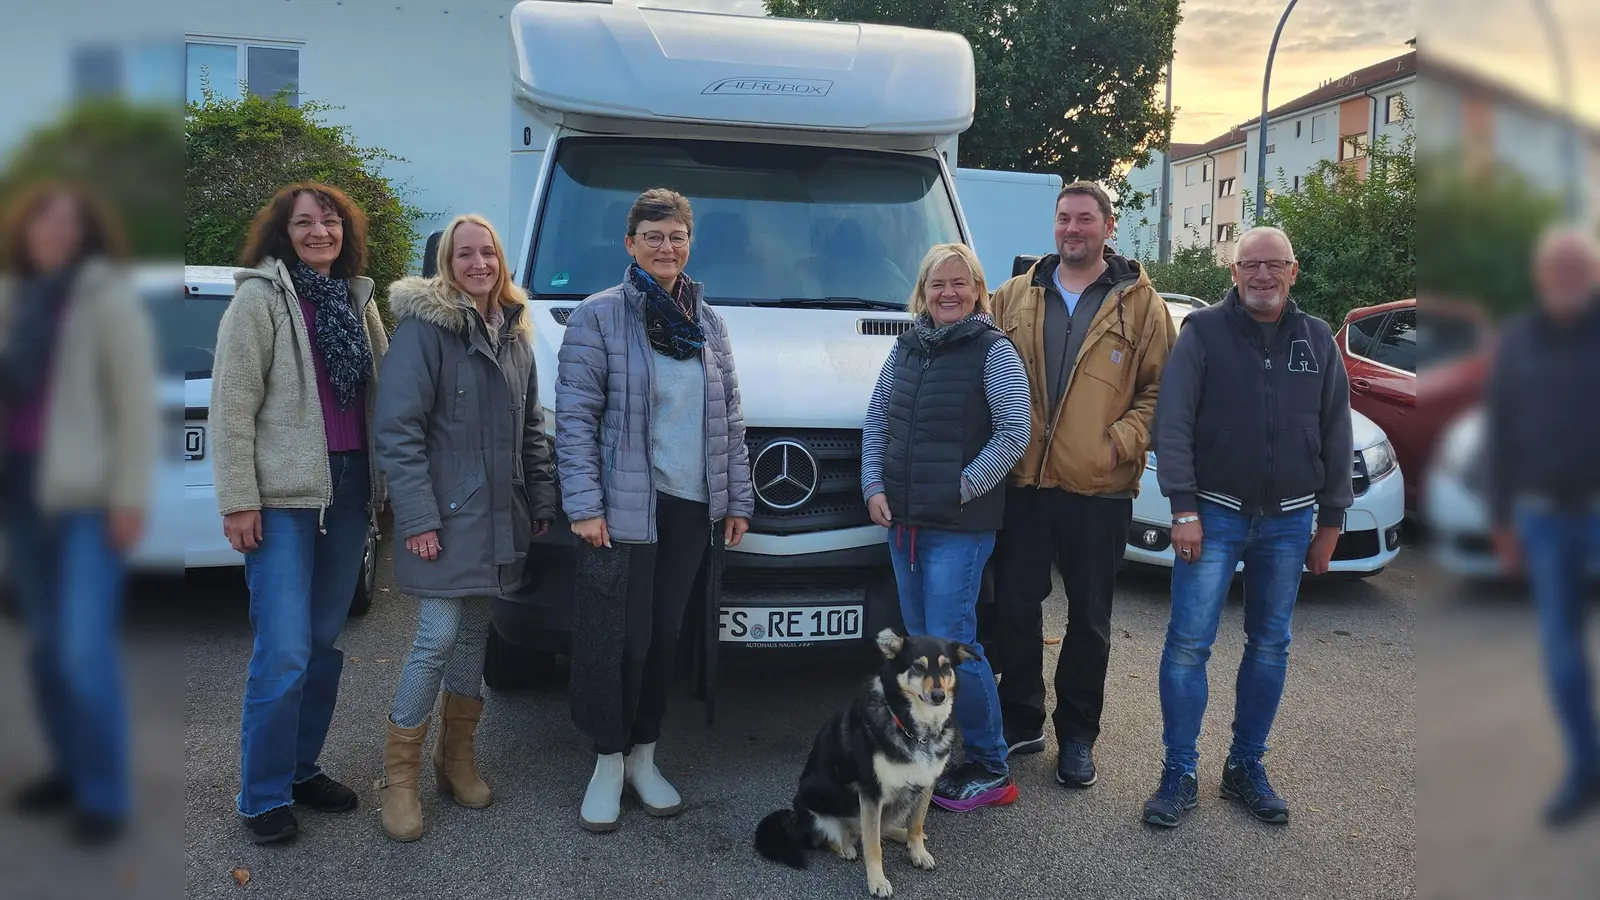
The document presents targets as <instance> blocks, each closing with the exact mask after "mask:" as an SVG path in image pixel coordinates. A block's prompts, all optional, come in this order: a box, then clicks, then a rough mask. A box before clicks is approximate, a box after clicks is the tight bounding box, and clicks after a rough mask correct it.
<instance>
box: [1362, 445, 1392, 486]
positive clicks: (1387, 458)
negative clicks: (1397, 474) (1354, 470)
mask: <svg viewBox="0 0 1600 900" xmlns="http://www.w3.org/2000/svg"><path fill="white" fill-rule="evenodd" d="M1361 462H1362V463H1363V464H1364V465H1365V466H1366V467H1367V480H1368V481H1377V480H1378V479H1379V478H1382V477H1383V476H1385V475H1387V474H1389V473H1390V472H1393V471H1394V469H1395V466H1397V465H1399V463H1397V462H1395V458H1394V446H1393V445H1392V444H1390V443H1389V442H1388V441H1381V442H1379V443H1376V444H1373V445H1372V446H1371V447H1368V448H1367V449H1365V450H1363V451H1361Z"/></svg>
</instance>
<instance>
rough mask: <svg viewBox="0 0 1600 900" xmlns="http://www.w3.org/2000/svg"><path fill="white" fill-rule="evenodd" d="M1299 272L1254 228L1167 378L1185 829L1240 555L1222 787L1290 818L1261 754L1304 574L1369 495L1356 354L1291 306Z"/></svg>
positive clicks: (1165, 694) (1177, 810) (1290, 251)
mask: <svg viewBox="0 0 1600 900" xmlns="http://www.w3.org/2000/svg"><path fill="white" fill-rule="evenodd" d="M1298 274H1299V264H1298V263H1296V262H1295V258H1294V248H1293V247H1292V246H1291V245H1290V243H1289V238H1288V236H1287V235H1285V234H1284V233H1283V232H1282V231H1279V230H1278V229H1275V228H1267V227H1258V228H1253V229H1251V230H1250V231H1248V232H1246V233H1245V235H1244V237H1243V239H1241V240H1240V242H1239V250H1238V259H1237V261H1236V262H1235V263H1234V264H1233V282H1234V288H1233V290H1231V291H1229V292H1228V296H1227V297H1226V298H1225V299H1224V300H1223V301H1222V302H1221V303H1219V304H1218V305H1216V306H1213V307H1209V308H1207V309H1202V310H1197V311H1195V312H1193V313H1190V314H1189V315H1188V316H1187V317H1186V318H1185V320H1184V324H1183V328H1182V330H1181V332H1180V333H1179V335H1178V341H1177V344H1176V345H1175V346H1174V347H1173V349H1172V356H1171V357H1170V358H1169V359H1168V360H1167V368H1166V371H1165V373H1164V374H1163V376H1162V383H1161V399H1160V402H1159V403H1158V404H1157V406H1156V424H1155V445H1156V475H1157V480H1158V481H1159V483H1160V485H1161V493H1162V494H1164V495H1166V496H1167V497H1168V498H1169V499H1170V501H1171V503H1172V544H1173V549H1174V550H1175V551H1176V555H1177V558H1176V559H1175V560H1174V565H1173V570H1172V613H1171V619H1170V620H1169V622H1168V624H1167V640H1166V647H1165V648H1164V649H1163V650H1162V653H1161V679H1160V689H1161V717H1162V724H1163V727H1162V742H1163V743H1164V744H1165V745H1166V764H1165V766H1164V768H1163V772H1162V776H1161V783H1160V786H1159V787H1158V788H1157V790H1156V792H1155V794H1154V795H1153V796H1152V797H1151V798H1150V800H1149V801H1148V802H1147V803H1146V804H1145V811H1144V817H1145V821H1147V822H1150V823H1151V824H1154V825H1164V826H1169V827H1170V826H1174V825H1177V824H1178V822H1179V819H1180V818H1181V816H1182V814H1183V813H1184V812H1185V811H1187V810H1189V809H1192V808H1193V807H1194V806H1195V804H1196V803H1197V802H1198V787H1197V782H1196V777H1195V769H1196V766H1197V764H1198V762H1199V757H1200V755H1199V752H1198V750H1197V749H1196V742H1197V740H1198V739H1199V737H1200V721H1201V719H1202V718H1203V717H1204V715H1205V708H1206V694H1207V685H1206V661H1207V660H1208V659H1209V658H1210V656H1211V645H1212V643H1213V642H1214V641H1215V640H1216V636H1217V623H1218V620H1219V619H1220V617H1221V615H1222V607H1223V604H1224V603H1226V602H1227V597H1228V588H1229V585H1230V584H1231V583H1232V580H1233V574H1234V571H1235V569H1236V568H1237V567H1238V565H1239V563H1240V562H1241V561H1243V563H1244V581H1245V636H1246V642H1245V651H1244V660H1243V662H1242V663H1241V664H1240V667H1239V680H1238V686H1237V687H1238V695H1237V697H1236V698H1235V701H1234V703H1235V705H1234V721H1233V747H1232V749H1231V750H1230V751H1229V753H1228V760H1227V763H1226V765H1225V766H1224V767H1223V777H1222V792H1223V794H1224V795H1225V796H1227V797H1229V798H1232V799H1235V800H1238V801H1240V802H1241V803H1243V804H1244V805H1245V806H1246V808H1248V809H1249V811H1250V813H1251V814H1252V815H1254V816H1255V817H1256V818H1258V819H1260V820H1262V821H1265V822H1287V821H1289V805H1288V803H1286V802H1285V801H1284V800H1283V799H1282V798H1280V797H1278V796H1277V794H1276V793H1275V792H1274V791H1273V789H1272V785H1271V783H1270V782H1268V780H1267V773H1266V769H1265V768H1264V767H1263V766H1262V763H1261V757H1262V756H1263V755H1264V754H1265V753H1266V752H1267V734H1268V732H1269V731H1271V729H1272V720H1273V718H1274V717H1275V716H1276V715H1277V711H1278V701H1279V700H1280V699H1281V698H1282V696H1283V685H1284V679H1285V676H1286V675H1287V673H1288V665H1289V622H1290V619H1291V618H1292V616H1293V614H1294V605H1295V598H1296V596H1297V595H1298V593H1299V588H1300V573H1301V570H1302V568H1309V569H1310V570H1311V571H1312V572H1313V573H1316V574H1322V573H1323V572H1326V571H1327V570H1328V563H1329V560H1330V559H1331V558H1332V556H1333V548H1334V545H1335V544H1337V543H1338V540H1339V531H1340V528H1341V526H1342V525H1343V522H1344V514H1345V510H1346V509H1348V508H1349V507H1350V504H1351V503H1352V502H1353V501H1354V499H1355V498H1354V494H1353V491H1352V489H1351V484H1350V479H1351V476H1352V474H1353V473H1352V469H1353V468H1354V452H1355V451H1354V450H1353V448H1352V444H1353V443H1354V440H1353V437H1352V435H1351V431H1350V382H1349V378H1348V376H1347V375H1346V373H1345V368H1344V358H1343V357H1342V356H1341V355H1340V353H1339V348H1338V346H1337V345H1336V344H1335V343H1334V340H1333V330H1332V329H1331V328H1329V327H1328V324H1327V323H1326V322H1324V321H1322V320H1321V319H1318V318H1315V317H1314V316H1310V315H1307V314H1305V313H1303V312H1301V311H1300V310H1299V308H1298V307H1297V306H1296V305H1295V303H1294V301H1293V300H1290V299H1289V289H1290V288H1291V287H1292V286H1293V285H1294V282H1295V278H1296V277H1297V276H1298ZM1313 531H1314V532H1315V536H1313Z"/></svg>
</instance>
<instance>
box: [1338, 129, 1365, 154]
mask: <svg viewBox="0 0 1600 900" xmlns="http://www.w3.org/2000/svg"><path fill="white" fill-rule="evenodd" d="M1366 155H1367V135H1366V133H1365V132H1363V133H1360V134H1347V135H1345V136H1344V140H1342V141H1340V142H1339V159H1340V160H1341V161H1343V160H1349V159H1360V158H1361V157H1363V156H1366Z"/></svg>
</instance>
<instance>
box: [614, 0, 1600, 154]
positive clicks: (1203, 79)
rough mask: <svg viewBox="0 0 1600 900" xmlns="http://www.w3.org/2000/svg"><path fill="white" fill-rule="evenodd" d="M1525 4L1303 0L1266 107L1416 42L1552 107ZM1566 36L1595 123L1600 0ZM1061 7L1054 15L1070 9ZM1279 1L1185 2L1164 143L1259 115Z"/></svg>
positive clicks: (1541, 52)
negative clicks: (1174, 111) (1173, 112)
mask: <svg viewBox="0 0 1600 900" xmlns="http://www.w3.org/2000/svg"><path fill="white" fill-rule="evenodd" d="M617 2H637V3H639V4H640V5H643V6H662V7H675V8H679V9H709V10H718V11H721V12H733V13H742V14H745V15H762V14H763V7H762V4H761V0H617ZM1533 2H1534V0H1493V2H1491V0H1420V4H1419V3H1417V2H1413V0H1302V2H1300V3H1299V4H1298V5H1296V7H1295V10H1294V13H1293V14H1292V15H1291V16H1290V18H1289V23H1288V25H1287V26H1285V28H1284V32H1283V38H1282V40H1281V42H1280V43H1279V45H1278V56H1277V61H1276V62H1275V63H1274V66H1273V73H1272V97H1271V102H1272V105H1274V106H1276V105H1278V104H1280V103H1284V102H1287V101H1289V100H1292V99H1294V98H1295V97H1297V96H1299V95H1301V94H1304V93H1306V92H1308V91H1311V90H1315V89H1316V87H1317V86H1318V85H1319V84H1321V83H1322V82H1323V81H1326V80H1327V79H1330V78H1337V77H1339V76H1341V75H1344V74H1346V73H1348V72H1351V71H1354V70H1355V69H1359V68H1361V67H1363V66H1366V65H1369V64H1371V63H1375V62H1380V61H1382V60H1384V59H1388V58H1390V57H1392V56H1397V55H1399V54H1401V53H1405V52H1406V51H1407V50H1409V49H1410V48H1408V47H1407V46H1406V43H1405V42H1406V41H1407V40H1409V39H1410V38H1413V37H1418V34H1417V24H1418V21H1419V10H1420V20H1421V21H1423V22H1426V23H1427V25H1426V27H1425V28H1424V30H1423V34H1422V35H1421V36H1420V37H1421V42H1422V44H1423V47H1424V48H1425V49H1426V50H1428V51H1438V52H1439V53H1440V54H1441V56H1447V57H1449V58H1450V59H1451V60H1453V61H1457V62H1463V63H1466V64H1467V65H1469V66H1471V67H1474V68H1477V69H1479V70H1482V71H1485V72H1487V73H1488V74H1490V75H1491V76H1493V77H1495V78H1497V79H1499V80H1504V81H1509V82H1511V83H1512V84H1514V85H1516V86H1517V87H1518V88H1519V89H1521V90H1523V91H1524V92H1525V93H1528V94H1530V95H1532V96H1534V97H1536V98H1539V99H1543V100H1548V101H1551V102H1554V100H1555V97H1556V90H1555V85H1556V82H1555V74H1554V68H1553V64H1552V63H1551V61H1550V59H1549V57H1548V55H1547V54H1548V50H1547V49H1546V48H1547V44H1546V41H1545V37H1544V33H1543V32H1542V31H1541V30H1540V29H1539V28H1538V22H1537V19H1535V18H1534V14H1533V9H1534V6H1533ZM1548 2H1549V4H1550V7H1551V8H1552V10H1554V12H1555V14H1556V17H1557V18H1558V20H1559V21H1560V26H1561V29H1562V32H1563V34H1564V35H1565V36H1566V39H1567V40H1568V41H1570V42H1571V44H1572V45H1573V50H1574V52H1573V67H1574V70H1575V81H1576V93H1577V95H1578V107H1579V109H1580V114H1582V115H1584V116H1585V117H1587V118H1589V119H1591V120H1593V121H1595V122H1600V55H1596V54H1594V53H1592V52H1590V49H1591V48H1592V47H1593V46H1594V43H1595V42H1596V41H1597V40H1600V3H1596V2H1594V0H1548ZM1071 6H1072V5H1071V3H1070V2H1063V3H1062V8H1063V10H1064V11H1065V10H1070V9H1071ZM1283 7H1284V0H1185V3H1184V4H1183V23H1182V24H1181V25H1179V26H1178V45H1177V54H1176V59H1175V62H1174V67H1175V72H1174V75H1173V103H1174V105H1176V106H1177V107H1178V122H1177V126H1176V128H1175V130H1174V134H1173V139H1174V140H1177V141H1185V142H1198V141H1205V140H1209V139H1210V138H1213V137H1216V136H1217V135H1218V134H1221V133H1222V132H1224V131H1226V130H1227V129H1228V128H1229V127H1231V126H1233V125H1236V124H1238V123H1240V122H1243V121H1245V120H1246V119H1249V118H1252V117H1253V116H1255V115H1257V114H1258V113H1259V112H1260V107H1261V75H1262V67H1263V64H1264V63H1265V62H1266V58H1267V47H1268V45H1269V44H1271V42H1272V30H1273V28H1274V27H1275V26H1276V25H1277V21H1278V17H1279V16H1280V15H1281V14H1282V12H1283Z"/></svg>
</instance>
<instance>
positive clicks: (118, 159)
mask: <svg viewBox="0 0 1600 900" xmlns="http://www.w3.org/2000/svg"><path fill="white" fill-rule="evenodd" d="M182 160H183V129H182V127H181V124H180V120H179V117H178V114H177V111H176V110H175V109H172V108H171V107H166V106H154V105H145V104H130V103H126V102H123V101H120V100H93V101H86V102H82V103H79V104H76V105H74V106H72V107H70V108H68V109H67V110H66V111H65V112H64V113H63V114H62V115H61V117H60V118H59V119H58V120H56V121H55V122H52V123H49V124H46V125H44V126H42V127H40V128H38V129H37V130H35V131H34V132H33V133H32V134H30V135H28V136H27V137H25V138H23V140H22V141H21V142H20V143H19V144H18V145H17V147H16V149H15V150H14V151H13V152H12V153H11V155H10V156H9V158H8V159H7V160H6V165H5V169H4V171H3V172H0V206H3V205H4V204H6V203H9V202H10V200H11V199H12V198H14V197H15V196H16V195H17V193H18V192H19V191H21V190H23V189H25V188H27V187H28V186H29V185H31V184H34V183H35V182H38V181H43V180H54V179H62V180H69V181H73V182H77V183H80V184H82V185H84V186H86V187H87V188H89V190H90V191H92V192H93V193H95V194H96V195H98V196H99V197H100V198H101V199H102V200H103V201H105V203H106V204H107V206H109V207H110V208H111V210H112V212H114V213H115V214H116V216H117V217H118V219H119V223H120V224H121V226H122V228H123V230H124V231H126V233H127V236H128V242H129V244H130V245H131V249H132V251H133V253H134V254H135V255H136V256H141V257H167V258H177V257H178V255H179V254H181V253H182V252H183V218H182V213H181V210H180V206H179V203H178V198H179V197H180V196H182V194H183V163H182Z"/></svg>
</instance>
